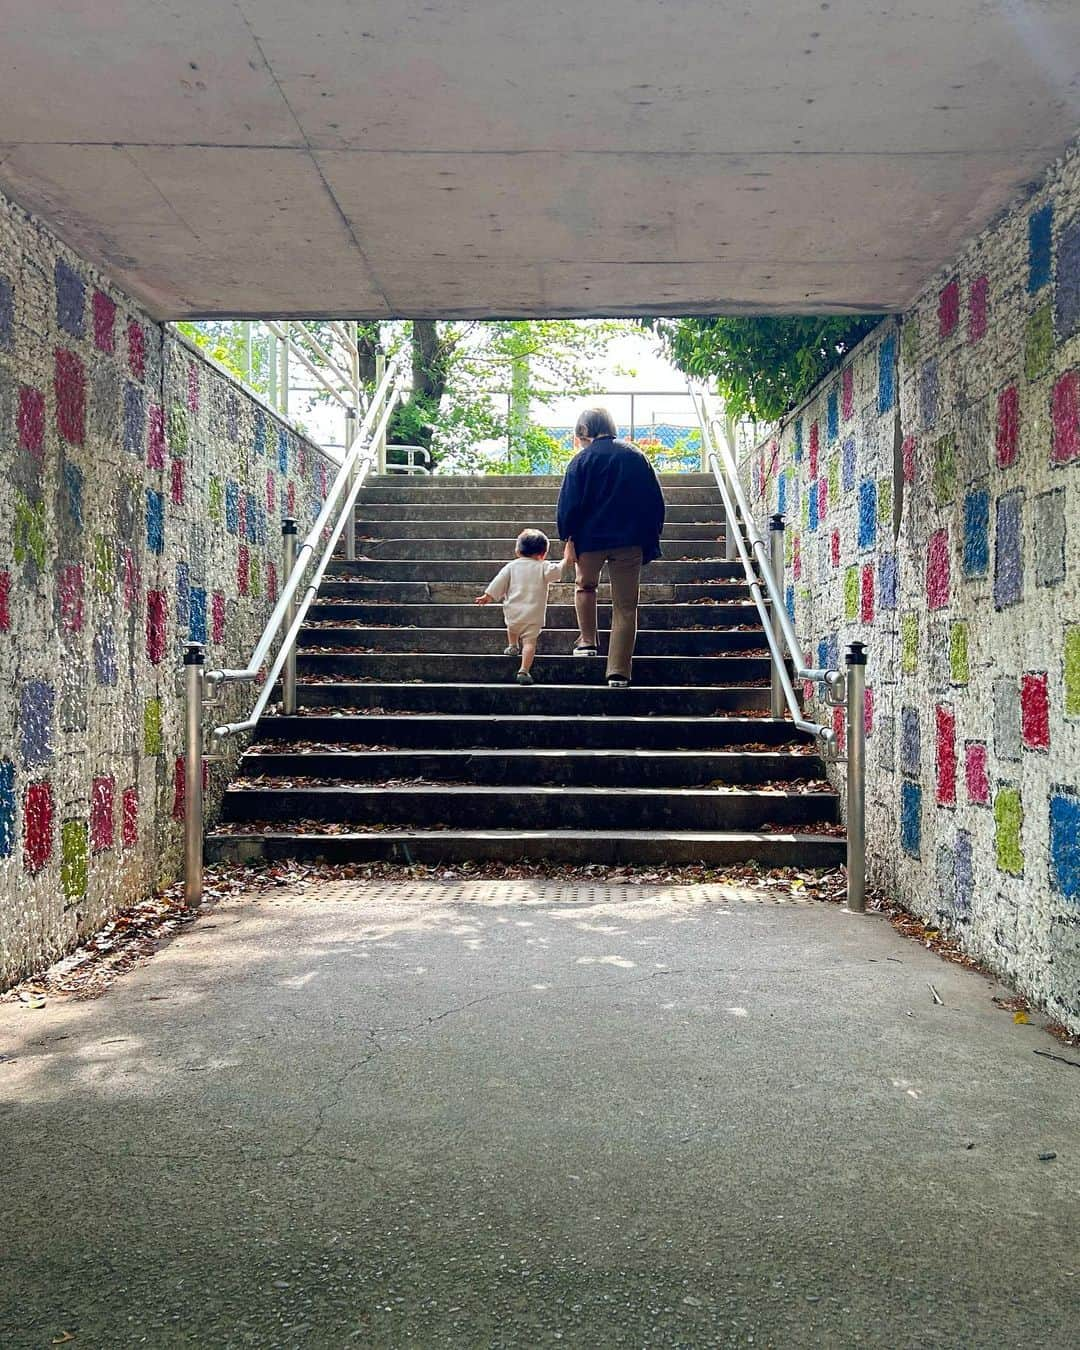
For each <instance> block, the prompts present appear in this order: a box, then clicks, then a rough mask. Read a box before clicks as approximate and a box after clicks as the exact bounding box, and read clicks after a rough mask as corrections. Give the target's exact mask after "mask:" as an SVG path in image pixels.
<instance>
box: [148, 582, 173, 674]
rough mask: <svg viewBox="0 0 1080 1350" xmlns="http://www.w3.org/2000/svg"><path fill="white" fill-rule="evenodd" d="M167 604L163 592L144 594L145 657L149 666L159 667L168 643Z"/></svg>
mask: <svg viewBox="0 0 1080 1350" xmlns="http://www.w3.org/2000/svg"><path fill="white" fill-rule="evenodd" d="M168 626H169V602H168V600H167V599H166V597H165V592H164V591H153V590H151V591H147V592H146V655H147V657H148V658H149V660H150V664H151V665H154V666H159V665H161V663H162V661H163V660H164V659H165V648H166V645H167V643H168Z"/></svg>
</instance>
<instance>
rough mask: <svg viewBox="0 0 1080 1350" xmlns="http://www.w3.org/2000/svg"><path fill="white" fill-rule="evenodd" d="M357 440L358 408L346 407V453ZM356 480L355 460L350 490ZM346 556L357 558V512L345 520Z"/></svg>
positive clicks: (352, 559) (351, 470) (351, 473)
mask: <svg viewBox="0 0 1080 1350" xmlns="http://www.w3.org/2000/svg"><path fill="white" fill-rule="evenodd" d="M355 441H356V409H355V408H346V409H345V453H346V454H348V453H349V451H350V450H351V449H352V448H353V445H354V444H355ZM355 482H356V464H355V462H353V463H352V464H351V465H350V467H349V479H348V490H350V491H351V489H352V485H353V484H354V483H355ZM345 558H346V561H348V562H354V561H355V559H356V516H355V514H354V515H353V516H352V517H351V518H350V519H349V520H347V521H346V522H345Z"/></svg>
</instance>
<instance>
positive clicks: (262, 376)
mask: <svg viewBox="0 0 1080 1350" xmlns="http://www.w3.org/2000/svg"><path fill="white" fill-rule="evenodd" d="M176 328H177V329H178V331H179V332H181V333H183V335H184V336H185V337H186V338H187V340H188V341H189V342H194V344H195V345H196V347H200V348H202V350H203V351H204V352H206V353H207V355H208V356H212V357H213V358H214V360H215V361H217V362H218V364H219V365H222V366H224V367H225V369H226V370H227V371H228V372H229V374H230V375H232V376H233V378H234V379H237V380H240V381H241V382H242V383H244V384H246V385H248V386H249V387H250V388H252V389H254V390H256V391H257V392H258V393H260V394H265V393H266V391H267V389H268V387H269V383H268V381H269V374H270V338H269V335H268V334H267V333H266V332H265V331H263V330H262V329H261V328H260V326H259V325H258V324H245V323H239V322H236V321H235V320H233V319H212V320H206V321H200V322H199V323H188V322H183V323H178V324H176ZM248 334H250V335H251V336H250V347H251V372H250V375H249V373H248V345H249V338H248Z"/></svg>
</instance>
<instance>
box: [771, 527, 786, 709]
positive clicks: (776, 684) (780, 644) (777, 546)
mask: <svg viewBox="0 0 1080 1350" xmlns="http://www.w3.org/2000/svg"><path fill="white" fill-rule="evenodd" d="M769 544H770V551H771V553H772V569H773V575H774V576H775V577H776V579H777V582H778V583H779V584H780V588H781V590H783V577H784V517H783V516H782V515H780V514H777V515H774V516H770V517H769ZM772 631H773V637H774V638H775V639H776V649H777V651H779V652H783V650H784V630H783V627H782V626H781V623H780V615H779V614H778V613H777V612H776V606H775V605H773V607H772ZM771 670H772V679H771V681H770V695H769V712H770V715H771V716H772V717H773V718H774V719H776V720H779V719H780V718H782V717H783V716H784V708H785V704H786V700H785V698H784V686H783V683H782V682H781V679H780V670H779V668H778V666H777V662H776V661H773V663H772V667H771Z"/></svg>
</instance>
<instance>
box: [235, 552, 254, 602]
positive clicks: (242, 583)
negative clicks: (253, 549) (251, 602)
mask: <svg viewBox="0 0 1080 1350" xmlns="http://www.w3.org/2000/svg"><path fill="white" fill-rule="evenodd" d="M250 585H251V554H250V553H249V552H248V546H247V544H241V545H240V552H239V554H238V555H237V559H236V589H237V590H238V591H239V592H240V594H241V595H247V593H248V588H249V587H250Z"/></svg>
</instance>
